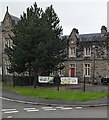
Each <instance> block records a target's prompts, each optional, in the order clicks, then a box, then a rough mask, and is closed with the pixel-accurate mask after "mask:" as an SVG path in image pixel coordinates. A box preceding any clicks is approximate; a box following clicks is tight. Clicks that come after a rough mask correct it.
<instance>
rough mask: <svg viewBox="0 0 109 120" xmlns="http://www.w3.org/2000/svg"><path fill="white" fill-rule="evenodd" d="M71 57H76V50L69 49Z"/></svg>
mask: <svg viewBox="0 0 109 120" xmlns="http://www.w3.org/2000/svg"><path fill="white" fill-rule="evenodd" d="M69 57H76V48H75V47H74V48H71V47H69Z"/></svg>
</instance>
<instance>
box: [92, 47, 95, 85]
mask: <svg viewBox="0 0 109 120" xmlns="http://www.w3.org/2000/svg"><path fill="white" fill-rule="evenodd" d="M92 48H93V72H92V73H93V74H92V84H94V82H95V45H92Z"/></svg>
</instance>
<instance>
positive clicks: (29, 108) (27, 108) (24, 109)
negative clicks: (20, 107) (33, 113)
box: [24, 108, 36, 110]
mask: <svg viewBox="0 0 109 120" xmlns="http://www.w3.org/2000/svg"><path fill="white" fill-rule="evenodd" d="M34 109H36V108H24V110H34Z"/></svg>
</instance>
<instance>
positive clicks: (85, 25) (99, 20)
mask: <svg viewBox="0 0 109 120" xmlns="http://www.w3.org/2000/svg"><path fill="white" fill-rule="evenodd" d="M107 1H108V0H43V1H42V0H36V1H34V0H20V1H19V0H16V2H13V0H2V2H1V4H0V8H1V10H0V11H2V12H1V14H0V21H2V20H3V17H4V15H5V12H6V6H9V12H10V14H12V15H14V16H17V17H20V15H21V14H22V13H23V11H26V8H27V7H30V6H31V5H33V3H34V2H36V3H37V4H38V6H39V7H42V8H43V10H45V8H46V7H48V6H50V5H51V4H52V5H53V7H54V9H55V11H56V13H57V15H58V17H59V18H60V21H61V22H60V23H61V25H62V27H63V33H64V35H69V34H70V32H71V30H72V29H73V28H74V27H75V28H77V29H78V30H79V33H80V34H85V33H97V32H100V28H101V26H102V25H105V26H107Z"/></svg>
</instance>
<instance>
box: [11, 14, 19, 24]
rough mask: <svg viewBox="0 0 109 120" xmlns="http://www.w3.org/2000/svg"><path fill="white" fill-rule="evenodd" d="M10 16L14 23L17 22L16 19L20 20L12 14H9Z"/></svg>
mask: <svg viewBox="0 0 109 120" xmlns="http://www.w3.org/2000/svg"><path fill="white" fill-rule="evenodd" d="M10 16H11V19H12V20H14V21H15V24H17V23H18V21H19V20H20V19H19V18H18V17H15V16H13V15H10Z"/></svg>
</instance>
